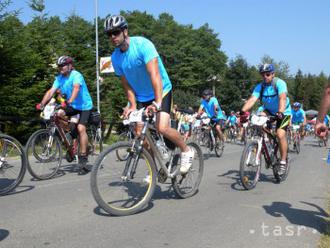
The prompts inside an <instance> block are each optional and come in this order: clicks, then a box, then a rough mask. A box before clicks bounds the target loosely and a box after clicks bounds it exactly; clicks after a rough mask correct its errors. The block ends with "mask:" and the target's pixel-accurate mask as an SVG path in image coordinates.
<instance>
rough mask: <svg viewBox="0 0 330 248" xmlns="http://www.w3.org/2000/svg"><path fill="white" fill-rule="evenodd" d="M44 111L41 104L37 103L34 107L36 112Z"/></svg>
mask: <svg viewBox="0 0 330 248" xmlns="http://www.w3.org/2000/svg"><path fill="white" fill-rule="evenodd" d="M43 109H44V105H43V104H42V103H38V104H37V105H36V110H41V111H42V110H43Z"/></svg>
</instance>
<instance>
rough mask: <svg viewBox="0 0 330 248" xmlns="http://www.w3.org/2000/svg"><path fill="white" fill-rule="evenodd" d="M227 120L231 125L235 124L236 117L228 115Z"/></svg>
mask: <svg viewBox="0 0 330 248" xmlns="http://www.w3.org/2000/svg"><path fill="white" fill-rule="evenodd" d="M228 122H229V124H230V125H231V126H233V125H236V124H237V117H236V116H235V115H230V116H229V117H228Z"/></svg>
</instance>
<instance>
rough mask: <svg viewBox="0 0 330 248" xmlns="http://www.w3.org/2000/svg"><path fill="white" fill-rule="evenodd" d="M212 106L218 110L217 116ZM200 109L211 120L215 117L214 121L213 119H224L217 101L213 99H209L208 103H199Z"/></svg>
mask: <svg viewBox="0 0 330 248" xmlns="http://www.w3.org/2000/svg"><path fill="white" fill-rule="evenodd" d="M214 106H216V107H217V109H218V114H217V115H216V114H215V111H214ZM201 107H202V108H203V109H204V111H205V112H206V114H207V117H209V118H212V117H215V116H216V119H213V120H220V119H224V116H223V114H222V110H221V107H220V104H219V102H218V100H217V99H216V98H215V97H211V98H210V101H206V100H204V99H203V100H202V102H201Z"/></svg>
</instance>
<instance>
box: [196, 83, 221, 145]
mask: <svg viewBox="0 0 330 248" xmlns="http://www.w3.org/2000/svg"><path fill="white" fill-rule="evenodd" d="M197 113H198V116H201V115H202V114H203V113H206V114H207V117H209V118H210V119H211V123H216V125H215V129H216V132H217V135H218V137H219V139H220V140H222V141H224V138H223V135H222V131H221V128H222V127H221V122H222V120H223V119H224V116H223V114H222V110H221V107H220V104H219V102H218V100H217V98H216V97H214V96H213V92H212V90H210V89H205V90H204V91H203V93H202V101H201V105H200V107H199V109H198V112H197Z"/></svg>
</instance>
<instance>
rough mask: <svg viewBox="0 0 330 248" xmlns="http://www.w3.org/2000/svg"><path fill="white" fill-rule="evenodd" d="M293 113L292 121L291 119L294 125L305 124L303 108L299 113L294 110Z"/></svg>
mask: <svg viewBox="0 0 330 248" xmlns="http://www.w3.org/2000/svg"><path fill="white" fill-rule="evenodd" d="M291 113H292V119H291V122H292V123H297V124H300V123H303V122H304V119H305V111H304V110H303V109H302V108H300V109H298V110H297V111H295V110H294V109H292V112H291Z"/></svg>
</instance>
